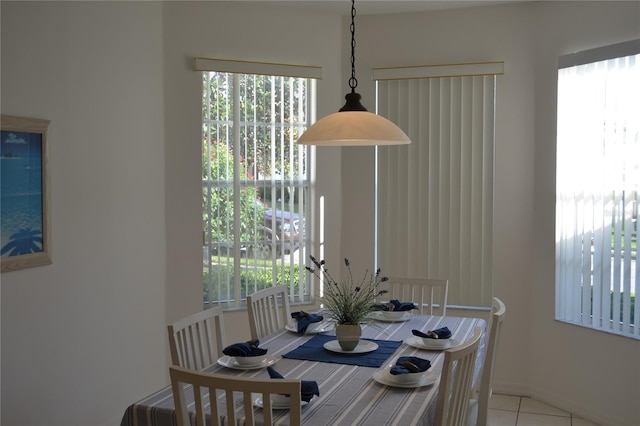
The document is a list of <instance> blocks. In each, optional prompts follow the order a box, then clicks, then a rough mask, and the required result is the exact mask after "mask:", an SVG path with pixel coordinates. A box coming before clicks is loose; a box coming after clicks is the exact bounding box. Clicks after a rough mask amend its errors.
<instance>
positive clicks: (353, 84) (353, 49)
mask: <svg viewBox="0 0 640 426" xmlns="http://www.w3.org/2000/svg"><path fill="white" fill-rule="evenodd" d="M355 18H356V0H351V27H350V29H351V78H350V79H349V87H351V93H355V91H356V87H358V80H357V79H356V21H355Z"/></svg>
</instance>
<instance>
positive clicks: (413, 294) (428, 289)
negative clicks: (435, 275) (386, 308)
mask: <svg viewBox="0 0 640 426" xmlns="http://www.w3.org/2000/svg"><path fill="white" fill-rule="evenodd" d="M383 289H387V290H389V293H386V294H384V295H382V297H383V298H384V300H385V301H389V300H392V299H397V300H399V301H400V302H414V303H415V304H416V305H418V309H419V310H420V315H441V316H444V315H446V314H447V296H448V294H449V280H440V279H430V278H403V277H389V280H388V281H386V282H385V283H384V285H383Z"/></svg>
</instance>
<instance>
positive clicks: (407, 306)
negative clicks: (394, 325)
mask: <svg viewBox="0 0 640 426" xmlns="http://www.w3.org/2000/svg"><path fill="white" fill-rule="evenodd" d="M389 305H393V309H390V306H389ZM373 308H374V309H376V310H378V311H394V312H395V311H410V310H412V309H418V307H417V306H416V305H415V303H413V302H400V301H399V300H395V299H394V300H390V301H389V303H386V304H385V303H381V304H379V305H373Z"/></svg>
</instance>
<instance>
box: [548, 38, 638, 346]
mask: <svg viewBox="0 0 640 426" xmlns="http://www.w3.org/2000/svg"><path fill="white" fill-rule="evenodd" d="M625 46H627V47H629V46H631V47H632V48H633V47H634V46H635V49H634V50H635V52H636V54H634V55H629V56H625V57H614V58H611V59H604V60H599V61H597V62H590V63H585V62H586V61H585V60H584V58H592V57H600V56H601V55H602V54H603V53H605V54H606V52H605V51H604V50H602V49H597V50H596V51H594V52H590V51H587V52H584V53H581V54H574V55H569V57H568V58H561V60H560V62H559V63H560V69H559V71H558V128H557V132H558V134H557V172H556V187H557V191H556V194H557V200H556V319H558V320H562V321H567V322H570V323H574V324H579V325H583V326H587V327H590V328H595V329H600V330H604V331H607V332H612V333H616V334H623V335H627V336H633V337H636V338H640V328H639V327H637V321H638V318H639V317H640V306H639V305H638V303H635V297H636V296H637V294H638V290H640V264H638V262H637V261H636V258H637V248H636V242H637V226H638V225H637V218H638V190H639V187H640V104H639V103H638V99H640V54H637V52H640V42H635V43H631V44H630V43H625V44H621V45H617V47H616V46H614V49H612V50H611V52H612V53H614V55H615V54H617V53H618V52H619V48H621V47H625ZM594 55H595V56H594ZM581 58H582V60H580V59H581ZM576 63H577V64H579V65H574V64H576Z"/></svg>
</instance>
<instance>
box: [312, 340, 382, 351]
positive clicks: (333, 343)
mask: <svg viewBox="0 0 640 426" xmlns="http://www.w3.org/2000/svg"><path fill="white" fill-rule="evenodd" d="M322 347H323V348H325V349H326V350H328V351H331V352H338V353H341V354H364V353H367V352H373V351H375V350H376V349H378V344H377V343H376V342H371V341H369V340H360V341H359V342H358V346H356V348H355V349H354V350H352V351H345V350H342V348H341V347H340V343H338V341H337V340H329V341H328V342H326V343H325V344H324V345H322Z"/></svg>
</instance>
